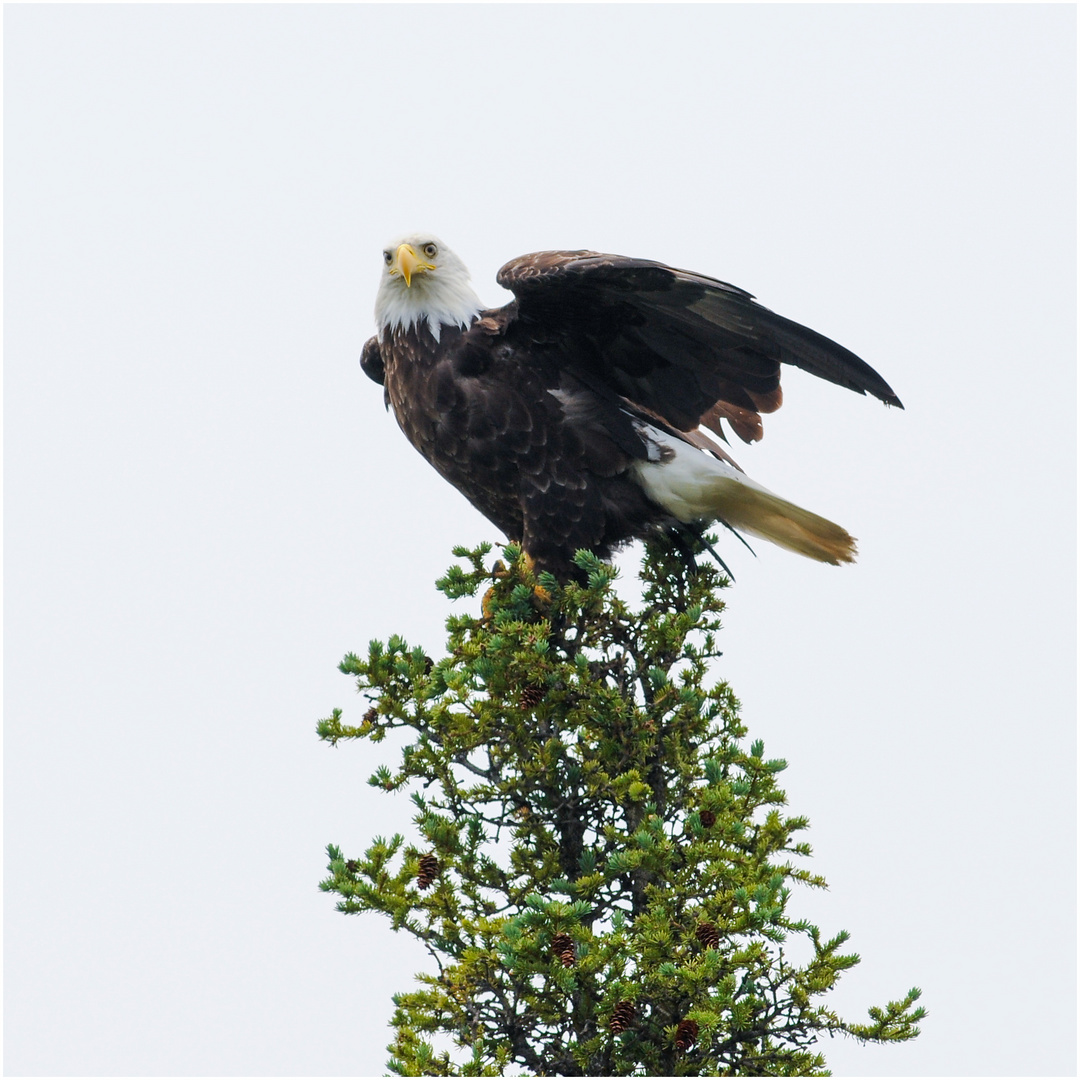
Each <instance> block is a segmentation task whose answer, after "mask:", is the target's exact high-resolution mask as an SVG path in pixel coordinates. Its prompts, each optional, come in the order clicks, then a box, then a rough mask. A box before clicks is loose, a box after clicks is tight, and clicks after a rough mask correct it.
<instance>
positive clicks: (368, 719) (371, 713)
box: [364, 705, 379, 724]
mask: <svg viewBox="0 0 1080 1080" xmlns="http://www.w3.org/2000/svg"><path fill="white" fill-rule="evenodd" d="M378 715H379V712H378V710H377V709H376V708H375V706H374V705H372V706H371V708H370V709H368V711H367V712H366V713H364V723H365V724H374V723H375V720H376V718H377V717H378Z"/></svg>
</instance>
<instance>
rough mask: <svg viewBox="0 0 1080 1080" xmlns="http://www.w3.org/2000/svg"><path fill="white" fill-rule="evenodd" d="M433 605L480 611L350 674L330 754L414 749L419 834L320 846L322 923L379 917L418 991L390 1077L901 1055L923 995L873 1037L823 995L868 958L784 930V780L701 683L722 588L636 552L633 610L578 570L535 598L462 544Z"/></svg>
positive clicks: (805, 927)
mask: <svg viewBox="0 0 1080 1080" xmlns="http://www.w3.org/2000/svg"><path fill="white" fill-rule="evenodd" d="M454 554H455V555H456V556H458V557H459V558H463V559H465V560H467V562H468V564H469V568H468V569H463V568H462V567H461V566H454V567H451V569H450V570H449V572H448V573H447V575H446V577H445V578H443V579H442V580H441V581H439V582H438V588H439V589H440V590H441V591H442V592H443V593H445V594H446V596H448V597H450V598H452V599H455V598H460V597H468V596H475V595H476V594H477V593H479V592H481V590H486V592H485V594H484V597H483V602H482V605H481V614H480V615H479V616H471V615H452V616H451V617H450V618H449V619H448V623H447V626H448V630H449V642H448V648H447V655H446V656H445V657H443V658H442V659H440V660H438V661H437V662H433V661H432V660H431V659H430V658H429V657H427V656H426V655H425V653H424V651H423V650H422V649H420V648H410V647H409V646H408V645H407V644H406V642H405V641H403V640H402V639H401V638H399V637H392V638H390V639H389V641H387V642H386V643H385V644H384V643H382V642H379V641H373V642H372V643H371V644H370V646H369V649H368V654H367V656H366V657H365V658H361V657H359V656H356V655H353V654H349V655H348V656H346V658H345V660H344V661H343V662H342V664H341V670H342V671H344V672H346V673H347V674H349V675H352V676H355V678H356V680H357V683H358V685H359V688H360V690H361V691H363V692H364V693H365V694H366V695H367V696H368V698H369V700H370V701H371V703H372V705H371V708H369V709H368V710H367V712H366V714H365V715H364V717H363V719H362V722H361V723H360V725H359V726H348V725H346V724H344V723H343V722H342V713H341V710H340V709H335V710H334V713H333V715H332V716H331V717H330V718H329V719H327V720H324V721H322V722H320V724H319V725H318V733H319V735H320V737H321V738H323V739H325V740H326V741H328V742H330V743H332V744H335V745H336V744H337V743H338V742H339V741H341V740H348V739H368V740H370V741H371V742H373V743H378V742H380V741H381V740H382V739H383V737H384V736H385V735H386V733H387V732H388V731H391V730H394V729H398V728H403V729H408V731H409V732H410V737H411V739H412V741H411V743H410V744H409V745H408V746H406V747H405V748H404V750H403V752H402V754H401V758H400V761H399V762H398V763H397V765H396V767H393V768H392V767H390V766H389V765H386V764H382V765H380V766H379V767H378V768H377V769H376V771H375V773H374V775H373V776H372V777H371V778H370V780H369V783H371V784H372V785H374V786H375V787H377V788H381V789H383V790H385V791H387V792H393V791H397V790H399V789H403V788H412V789H413V791H412V799H413V802H414V803H415V806H416V816H415V819H414V820H415V823H416V829H417V834H418V835H417V839H416V842H414V843H408V842H407V841H406V840H405V838H404V837H402V836H400V835H396V836H393V837H391V838H389V839H386V838H383V837H376V838H375V839H374V841H373V843H372V845H371V846H370V847H369V848H368V850H367V851H366V852H365V853H364V854H363V855H362V856H356V857H352V858H347V857H346V856H345V855H344V854H342V852H341V851H340V850H339V849H338V848H337V847H335V846H333V845H331V846H330V847H329V848H328V852H329V856H330V867H329V870H330V876H329V877H328V878H327V879H326V880H325V881H323V882H322V883H321V888H322V889H324V890H326V891H328V892H334V893H337V894H338V896H339V897H340V900H339V902H338V905H337V907H338V910H339V911H343V912H346V913H350V914H351V913H358V912H366V911H378V912H382V913H383V914H385V915H387V916H388V917H389V918H390V920H391V923H392V925H393V927H394V929H395V930H404V931H406V932H407V933H410V934H412V935H414V936H415V937H417V938H418V939H420V940H421V941H422V942H423V943H424V944H425V945H426V947H427V949H428V950H429V952H430V953H431V955H432V957H433V959H434V961H435V966H436V972H435V973H428V974H421V975H418V976H417V980H418V987H417V988H416V989H413V990H411V991H408V992H403V993H400V994H397V995H396V996H395V997H394V1004H395V1006H396V1011H395V1012H394V1017H393V1024H394V1027H395V1029H396V1037H395V1039H394V1042H393V1043H392V1044H391V1046H390V1047H389V1049H390V1051H391V1054H392V1057H391V1059H390V1062H389V1067H390V1068H391V1069H392V1070H393V1071H394V1072H396V1073H399V1074H401V1075H403V1076H416V1075H436V1076H497V1075H502V1074H504V1073H507V1072H509V1073H511V1074H519V1075H520V1074H521V1073H522V1072H526V1073H529V1074H533V1075H564V1076H618V1075H635V1074H636V1075H664V1076H711V1075H762V1076H789V1075H827V1071H826V1066H825V1059H824V1057H823V1055H822V1054H821V1053H820V1051H819V1050H818V1049H817V1046H816V1044H817V1041H818V1040H819V1038H820V1037H821V1036H822V1035H824V1034H830V1035H832V1034H836V1033H845V1034H847V1035H850V1036H853V1037H855V1038H856V1039H859V1040H862V1041H872V1042H897V1041H902V1040H906V1039H910V1038H913V1037H914V1036H916V1035H917V1034H918V1030H919V1029H918V1027H917V1026H916V1025H917V1022H918V1021H919V1019H920V1018H921V1017H922V1016H923V1015H924V1014H925V1013H924V1010H923V1009H922V1008H920V1007H917V1006H916V1005H915V1001H916V999H917V998H918V997H919V991H918V989H913V990H911V991H910V992H909V993H908V994H906V995H905V996H904V997H903V998H902V999H901V1000H899V1001H894V1002H890V1003H889V1004H888V1005H887V1006H885V1007H884V1008H872V1009H870V1011H869V1022H868V1023H864V1024H857V1023H850V1022H847V1021H844V1020H842V1019H841V1018H840V1017H838V1016H837V1015H836V1014H835V1013H834V1012H833V1011H831V1010H830V1009H829V1008H827V1007H826V1006H825V1005H824V1004H823V1003H821V1001H820V999H821V997H822V995H824V994H825V993H826V992H827V991H828V990H829V989H830V988H832V987H833V986H834V985H835V983H836V981H837V979H838V978H839V977H840V975H841V973H842V972H843V971H845V970H847V969H848V968H850V967H852V966H853V965H855V964H856V963H858V960H859V958H858V957H857V956H856V955H854V954H852V953H845V952H843V951H842V948H843V945H844V943H845V942H846V940H847V937H848V935H847V934H846V933H844V932H840V933H837V934H835V935H833V936H832V937H828V938H826V937H823V936H822V934H821V933H820V931H819V930H818V928H817V927H816V926H813V925H811V924H810V923H809V922H807V921H806V920H804V919H796V918H795V917H793V916H792V915H791V914H789V911H788V907H789V900H790V897H791V886H792V885H793V884H794V883H796V882H799V883H802V884H803V885H806V886H809V887H816V888H820V887H823V886H824V885H825V881H824V879H823V878H821V877H820V876H818V875H816V874H814V873H812V872H811V871H809V870H808V869H806V868H805V867H804V866H803V865H802V862H803V860H805V857H806V856H809V854H810V846H809V845H808V844H807V843H806V842H805V841H801V840H798V839H797V837H798V835H799V834H800V833H801V832H802V831H803V830H804V829H805V828H806V827H807V821H806V819H805V818H803V817H798V816H788V815H786V814H785V813H784V810H783V807H784V805H785V803H786V798H785V795H784V792H783V791H782V790H781V789H780V788H779V787H778V786H777V777H778V775H779V774H780V772H781V771H782V770H783V769H784V768H785V764H786V763H785V762H784V761H783V760H781V759H777V758H766V757H765V754H764V747H763V745H762V743H761V742H760V741H756V742H753V743H752V744H751V745H750V746H749V747H747V746H746V743H745V736H746V728H745V727H744V725H743V724H742V722H741V721H740V719H739V716H738V708H739V705H738V702H737V701H736V699H735V697H734V695H733V693H732V691H731V689H730V688H729V687H728V686H727V684H726V683H723V682H721V683H718V684H713V685H707V680H708V675H709V666H710V662H711V661H713V660H714V659H715V658H716V657H718V656H719V655H720V654H719V652H718V650H717V643H716V634H717V631H718V630H719V626H720V621H719V616H720V613H721V611H722V610H723V603H722V601H721V600H720V598H719V594H720V591H721V589H722V588H723V587H724V586H726V585H727V580H726V579H725V578H724V577H723V576H722V575H721V574H720V573H719V572H718V571H717V570H716V569H715V568H713V567H712V566H711V565H698V566H695V565H694V564H693V561H692V560H687V559H686V558H685V557H684V554H683V553H682V552H680V551H679V550H678V548H676V547H675V546H674V545H671V544H668V543H667V542H658V543H655V544H651V545H648V546H647V548H646V555H645V559H644V564H643V571H642V581H643V586H644V592H643V603H642V607H641V609H640V610H638V611H631V610H629V608H628V607H627V605H626V604H625V603H624V602H623V601H622V600H621V599H620V598H619V597H618V595H617V594H616V592H615V590H614V589H613V588H612V579H613V577H614V573H615V572H614V570H613V568H612V567H610V566H607V565H605V564H603V563H601V562H599V561H598V560H597V559H596V558H595V557H594V556H592V555H590V554H588V553H587V552H583V553H579V555H578V557H577V560H576V562H577V565H578V566H579V567H580V569H581V571H582V580H581V583H580V584H578V583H570V584H567V585H560V584H559V583H558V582H557V581H555V579H554V578H552V577H550V575H544V574H541V575H540V578H539V580H537V579H536V578H534V576H533V574H532V573H531V571H530V569H529V566H528V563H527V560H525V559H523V558H522V556H521V552H520V550H519V549H518V548H516V547H514V546H510V547H508V548H506V549H505V550H504V558H505V559H506V563H503V562H501V561H498V562H495V563H494V565H489V558H488V556H489V554H490V546H489V545H482V546H481V547H479V548H477V549H476V550H472V551H470V550H467V549H463V548H459V549H455V552H454Z"/></svg>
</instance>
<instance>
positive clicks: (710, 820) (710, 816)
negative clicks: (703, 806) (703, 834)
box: [698, 810, 716, 829]
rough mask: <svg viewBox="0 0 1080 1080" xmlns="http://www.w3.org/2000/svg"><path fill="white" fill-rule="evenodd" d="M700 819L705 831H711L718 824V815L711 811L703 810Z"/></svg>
mask: <svg viewBox="0 0 1080 1080" xmlns="http://www.w3.org/2000/svg"><path fill="white" fill-rule="evenodd" d="M698 817H699V818H701V827H702V828H703V829H711V828H712V827H713V826H714V825H715V824H716V815H715V814H714V813H713V812H712V811H711V810H702V811H701V813H700V814H698Z"/></svg>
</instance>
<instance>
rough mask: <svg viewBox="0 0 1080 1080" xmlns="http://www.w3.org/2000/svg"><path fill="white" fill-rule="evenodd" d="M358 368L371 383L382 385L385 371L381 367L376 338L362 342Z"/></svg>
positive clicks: (381, 362)
mask: <svg viewBox="0 0 1080 1080" xmlns="http://www.w3.org/2000/svg"><path fill="white" fill-rule="evenodd" d="M360 367H361V368H362V369H363V372H364V374H365V375H366V376H367V377H368V378H369V379H371V381H372V382H377V383H378V384H379V385H380V386H382V385H383V383H384V382H385V380H386V369H385V368H384V367H383V358H382V353H381V352H380V351H379V339H378V338H374V337H373V338H368V339H367V341H365V342H364V349H363V352H361V353H360Z"/></svg>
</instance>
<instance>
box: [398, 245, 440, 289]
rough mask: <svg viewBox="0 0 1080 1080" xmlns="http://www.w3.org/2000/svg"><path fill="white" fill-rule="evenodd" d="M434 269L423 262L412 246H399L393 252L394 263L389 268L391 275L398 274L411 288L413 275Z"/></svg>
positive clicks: (429, 264)
mask: <svg viewBox="0 0 1080 1080" xmlns="http://www.w3.org/2000/svg"><path fill="white" fill-rule="evenodd" d="M434 269H435V267H434V266H432V264H431V263H429V262H424V260H423V259H421V258H420V256H419V255H417V254H416V249H415V248H414V247H413V246H412V244H401V245H400V246H399V247H398V249H397V251H395V252H394V261H393V263H392V264H391V266H390V273H391V274H395V273H397V274H400V275H401V276H402V277H403V278H404V279H405V284H406V285H407V286H408V287H409V288H412V279H413V274H422V273H424V272H425V271H426V270H434Z"/></svg>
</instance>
